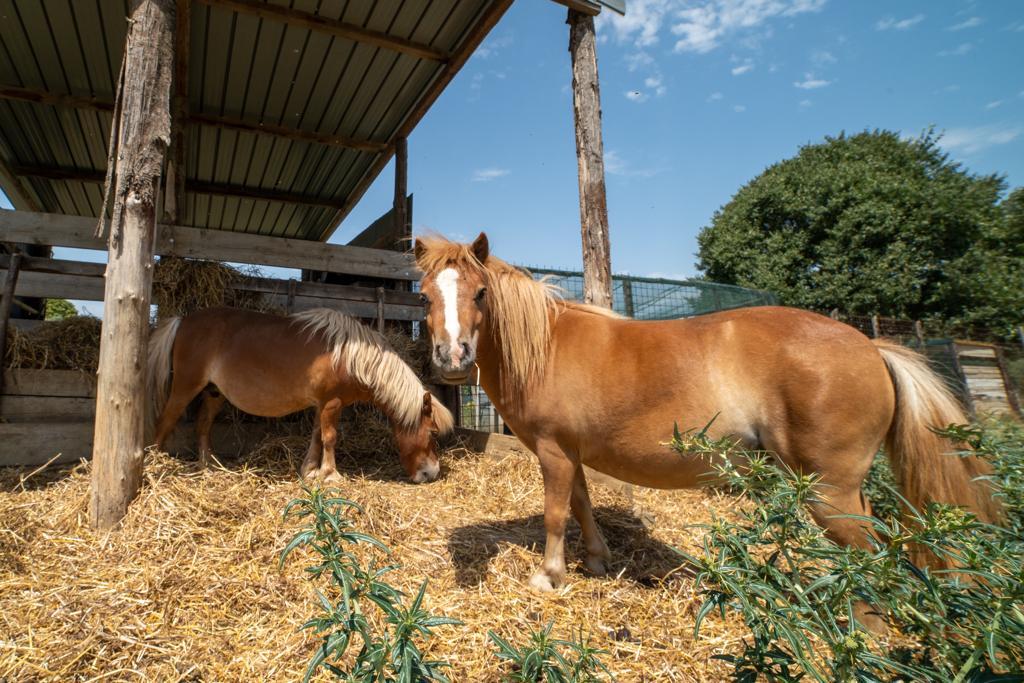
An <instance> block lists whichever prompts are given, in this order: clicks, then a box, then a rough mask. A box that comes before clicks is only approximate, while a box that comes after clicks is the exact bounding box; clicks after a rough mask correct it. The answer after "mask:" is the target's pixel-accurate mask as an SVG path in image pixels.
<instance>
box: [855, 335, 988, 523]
mask: <svg viewBox="0 0 1024 683" xmlns="http://www.w3.org/2000/svg"><path fill="white" fill-rule="evenodd" d="M873 342H874V344H875V346H876V347H877V348H878V352H879V353H880V354H882V359H883V360H884V361H885V364H886V366H887V367H888V368H889V375H890V376H891V377H892V381H893V386H894V388H895V389H896V413H895V415H894V417H893V421H892V425H891V426H890V427H889V433H888V434H887V435H886V437H885V451H886V453H887V454H888V456H889V461H890V462H891V463H892V468H893V471H894V473H895V474H896V478H897V480H898V481H899V482H900V486H901V488H902V489H903V495H904V496H905V497H906V499H907V500H908V501H909V502H910V504H911V505H913V506H914V508H915V509H917V510H923V509H924V507H925V506H926V505H927V504H928V503H931V502H936V503H949V504H953V505H960V506H962V507H965V508H967V509H968V510H970V511H971V512H973V513H974V514H975V515H977V517H978V519H979V520H981V521H983V522H990V523H991V522H996V521H998V520H999V519H1000V517H1001V516H1002V510H1001V507H1000V505H999V502H998V501H997V500H996V499H995V498H994V497H993V496H992V489H991V487H990V486H989V485H988V483H987V482H985V481H979V480H978V478H979V477H983V476H985V475H988V474H990V473H991V472H992V469H991V467H990V466H989V464H988V462H987V461H985V460H984V459H983V458H980V457H977V456H973V455H969V456H958V455H955V454H952V453H951V452H952V451H954V450H959V449H963V448H965V447H966V446H965V444H959V443H952V442H950V441H949V440H948V439H944V438H942V437H940V436H939V435H938V434H936V433H934V432H933V431H932V429H942V428H945V427H948V426H949V425H951V424H964V423H966V422H967V421H968V419H967V416H966V415H965V414H964V411H963V409H962V408H961V407H960V403H959V402H958V401H957V400H956V398H954V397H953V394H952V393H951V392H950V391H949V389H948V388H947V387H946V384H945V383H944V382H943V381H942V379H941V378H940V377H939V376H938V375H936V374H935V373H934V372H933V371H932V370H931V368H929V367H928V361H927V360H926V359H925V358H924V356H922V355H921V354H919V353H917V352H915V351H913V350H911V349H908V348H906V347H904V346H901V345H899V344H894V343H892V342H889V341H884V340H873Z"/></svg>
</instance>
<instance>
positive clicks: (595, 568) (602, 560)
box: [583, 555, 611, 576]
mask: <svg viewBox="0 0 1024 683" xmlns="http://www.w3.org/2000/svg"><path fill="white" fill-rule="evenodd" d="M610 561H611V558H609V557H608V556H607V555H588V556H587V559H585V560H584V561H583V565H584V566H585V567H586V568H587V571H588V572H590V573H591V574H593V575H594V576H608V564H609V563H610Z"/></svg>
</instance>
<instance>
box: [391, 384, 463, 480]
mask: <svg viewBox="0 0 1024 683" xmlns="http://www.w3.org/2000/svg"><path fill="white" fill-rule="evenodd" d="M395 425H396V427H395V441H396V442H397V445H398V457H399V459H400V460H401V461H402V467H403V468H404V469H405V473H406V474H407V475H409V478H410V479H412V481H413V483H415V484H422V483H423V482H426V481H434V480H435V479H437V475H438V474H439V473H440V472H441V464H440V463H439V462H438V459H437V436H438V435H439V434H447V433H448V432H450V431H451V430H452V427H453V425H454V420H453V419H452V414H451V413H450V412H449V411H448V409H447V408H445V407H444V406H443V405H441V404H440V403H438V402H437V399H435V398H434V396H433V394H431V393H430V392H429V391H425V392H423V408H422V409H421V411H420V419H419V422H418V424H417V425H416V426H415V427H413V428H412V429H408V428H404V427H401V426H398V423H397V422H396V423H395Z"/></svg>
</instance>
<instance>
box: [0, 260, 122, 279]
mask: <svg viewBox="0 0 1024 683" xmlns="http://www.w3.org/2000/svg"><path fill="white" fill-rule="evenodd" d="M10 262H11V257H10V256H9V255H7V254H0V270H6V269H7V268H8V266H9V265H10ZM21 270H22V272H24V271H32V272H34V273H61V274H66V275H90V276H92V277H103V274H104V272H106V270H107V266H106V265H105V264H103V263H92V262H90V261H69V260H66V259H54V258H41V257H39V256H22V259H21Z"/></svg>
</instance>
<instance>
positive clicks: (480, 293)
mask: <svg viewBox="0 0 1024 683" xmlns="http://www.w3.org/2000/svg"><path fill="white" fill-rule="evenodd" d="M485 296H487V288H486V287H481V288H480V289H479V290H478V291H477V293H476V298H475V301H476V302H477V303H480V302H481V301H483V300H484V297H485Z"/></svg>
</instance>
